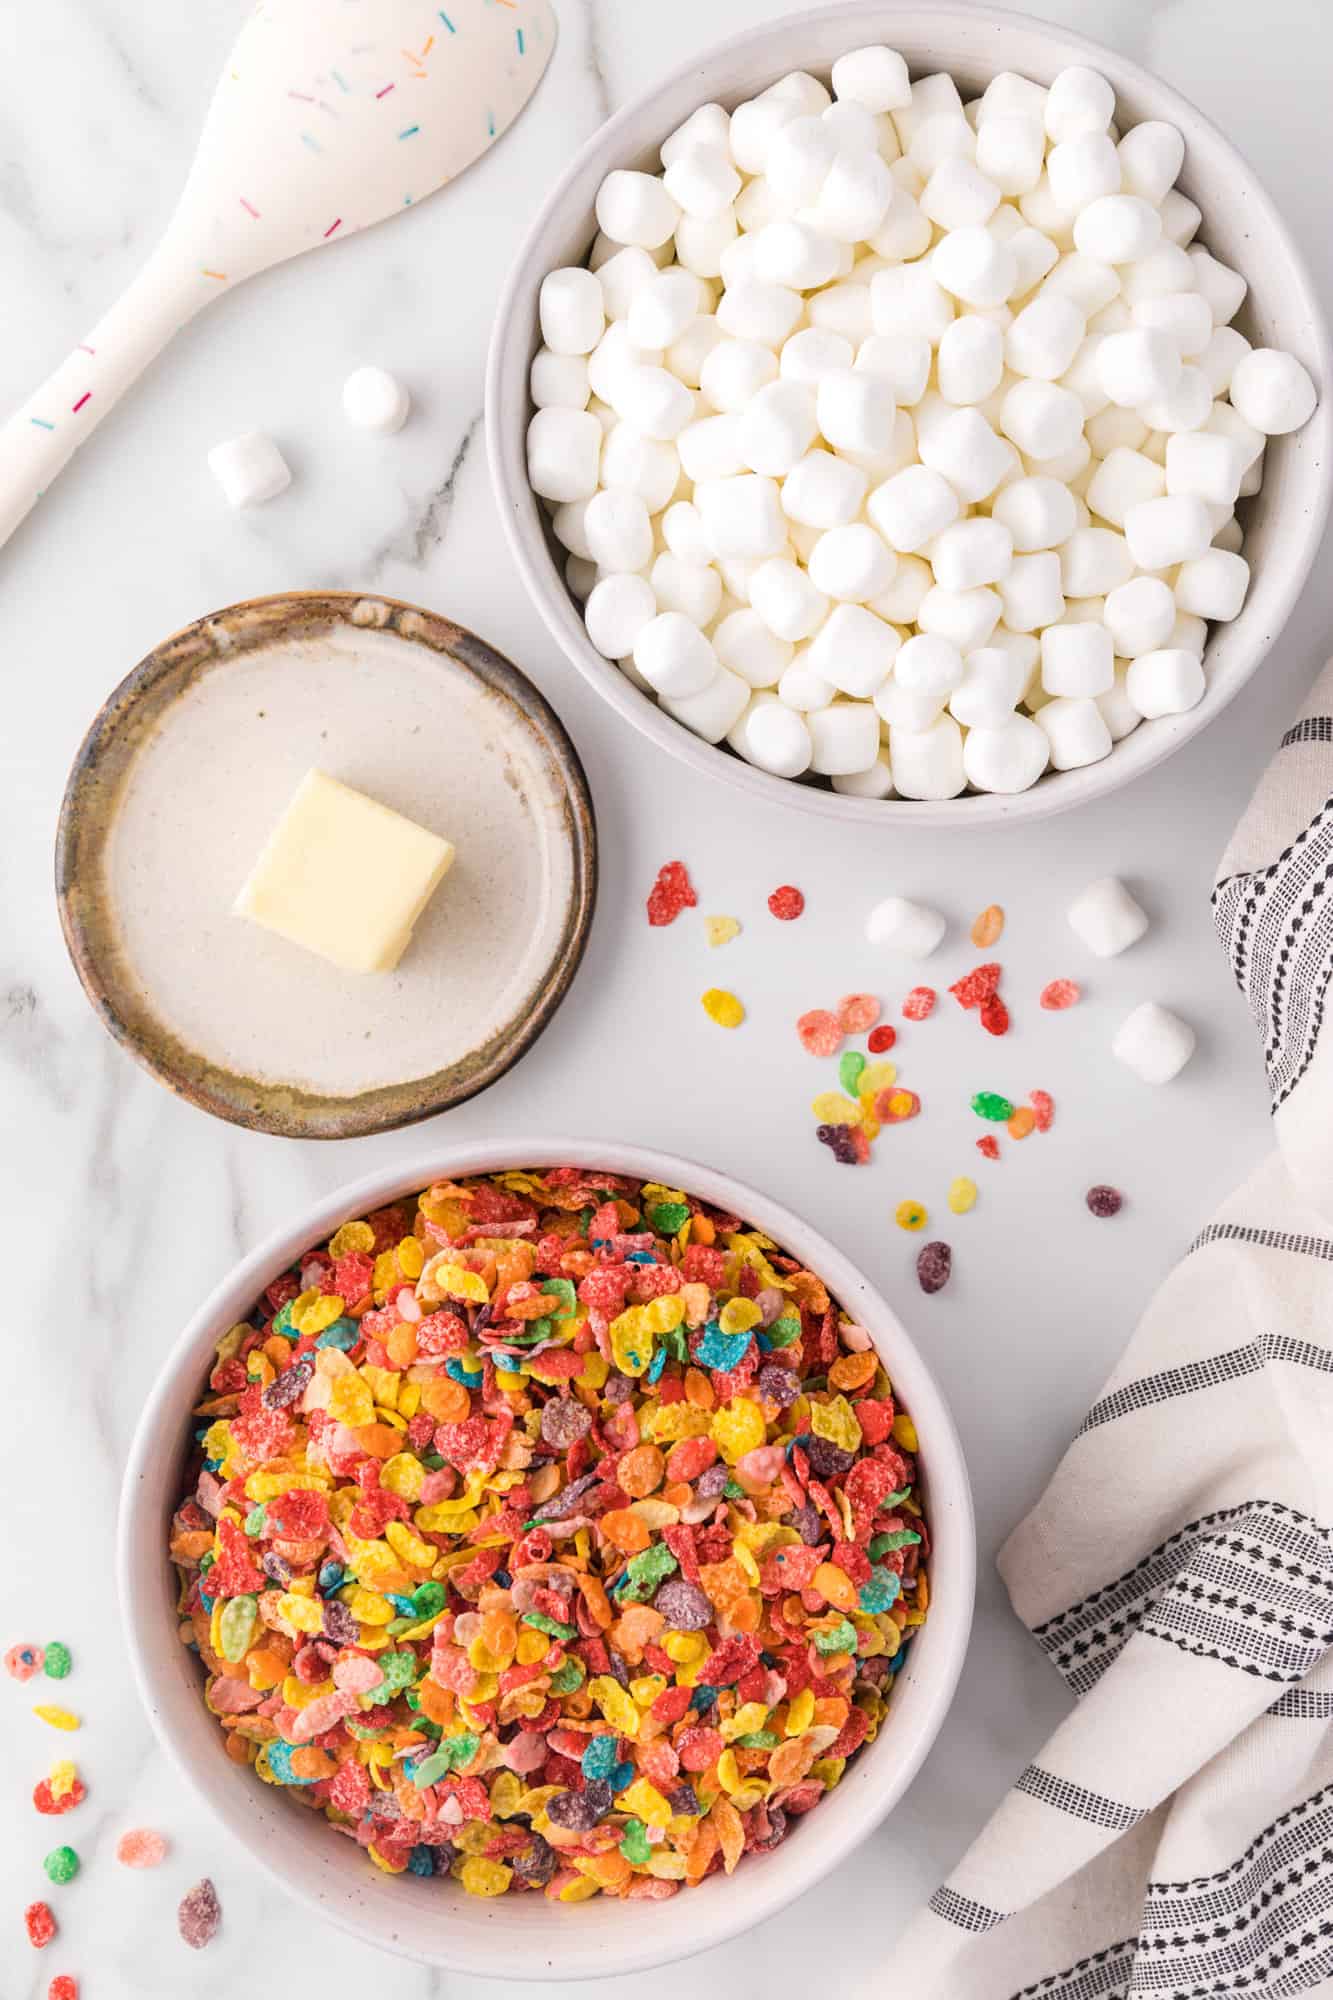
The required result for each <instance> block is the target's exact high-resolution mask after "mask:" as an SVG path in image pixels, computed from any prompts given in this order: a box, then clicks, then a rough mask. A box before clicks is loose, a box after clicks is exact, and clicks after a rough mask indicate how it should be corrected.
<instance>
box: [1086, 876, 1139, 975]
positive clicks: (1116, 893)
mask: <svg viewBox="0 0 1333 2000" xmlns="http://www.w3.org/2000/svg"><path fill="white" fill-rule="evenodd" d="M1067 915H1068V918H1069V923H1070V927H1071V929H1072V930H1073V931H1074V932H1075V933H1076V935H1077V936H1078V937H1080V938H1081V939H1082V941H1083V943H1084V944H1085V945H1086V946H1087V947H1088V950H1089V951H1091V952H1094V953H1095V954H1096V956H1097V957H1098V958H1116V957H1118V955H1119V954H1120V953H1121V952H1122V951H1128V950H1129V947H1130V946H1131V945H1132V944H1137V943H1138V941H1139V939H1140V938H1141V937H1142V936H1143V934H1144V932H1145V931H1146V930H1147V928H1148V913H1147V911H1146V910H1144V909H1143V908H1142V907H1141V906H1140V905H1139V904H1138V903H1136V902H1135V900H1134V898H1133V897H1132V896H1131V895H1130V893H1129V890H1128V889H1127V888H1126V887H1125V885H1124V883H1123V882H1121V881H1118V880H1117V878H1116V877H1115V876H1114V875H1103V876H1101V877H1099V879H1098V880H1097V881H1095V882H1089V884H1088V886H1087V888H1086V889H1084V890H1083V891H1082V893H1081V894H1080V895H1078V896H1076V897H1075V898H1074V900H1073V902H1072V903H1071V904H1070V905H1069V909H1068V912H1067Z"/></svg>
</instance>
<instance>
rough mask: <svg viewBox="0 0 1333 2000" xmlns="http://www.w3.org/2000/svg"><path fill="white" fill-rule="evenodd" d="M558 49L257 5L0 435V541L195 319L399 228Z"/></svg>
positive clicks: (476, 23)
mask: <svg viewBox="0 0 1333 2000" xmlns="http://www.w3.org/2000/svg"><path fill="white" fill-rule="evenodd" d="M555 34H556V28H555V16H554V14H553V12H552V10H551V6H550V0H444V4H443V5H442V6H436V5H434V4H431V0H260V4H259V5H258V6H257V7H256V8H255V10H254V12H253V13H252V14H251V16H250V18H249V20H248V21H247V22H246V25H245V26H244V27H243V28H242V30H241V32H240V35H239V36H238V37H237V40H236V44H235V46H234V47H233V49H232V52H231V55H230V56H229V58H228V60H227V62H226V64H225V66H224V68H223V71H222V75H221V77H220V78H219V81H218V87H217V91H216V93H215V95H214V98H213V103H212V106H211V108H210V110H209V113H208V117H207V119H206V120H205V122H204V129H203V132H202V133H201V135H200V139H199V148H198V151H197V152H196V154H195V157H194V164H193V166H192V167H191V169H190V176H189V179H188V180H187V182H186V184H185V190H184V193H183V194H182V195H181V199H180V202H179V204H178V206H177V208H176V212H175V214H174V215H173V216H172V218H171V221H170V222H169V223H168V225H167V230H166V234H165V235H164V236H163V238H162V240H161V242H160V243H159V244H158V246H157V248H156V249H155V250H154V251H153V253H152V255H151V256H150V257H149V259H148V262H147V264H146V265H145V266H144V268H143V269H142V270H141V271H140V273H139V275H138V276H137V277H136V278H135V279H134V281H133V282H132V284H131V285H130V287H129V289H128V290H127V291H126V292H125V293H124V294H123V295H122V297H121V298H120V299H118V300H117V302H116V304H115V305H114V306H112V308H111V310H110V312H108V313H107V314H105V316H104V317H103V318H102V319H100V320H99V321H98V323H97V325H96V326H95V327H94V328H93V329H92V332H91V333H90V334H89V335H88V337H87V339H86V340H84V341H82V342H81V343H80V344H79V346H78V347H76V348H75V349H74V352H73V353H72V354H71V355H70V356H69V357H68V358H67V359H66V360H65V361H63V362H62V363H61V365H60V366H59V368H57V369H56V371H55V373H54V375H52V376H51V377H50V379H49V380H48V381H47V382H46V383H44V384H43V386H42V387H41V388H40V389H39V390H38V391H37V393H36V395H34V396H32V397H30V398H29V400H28V401H27V402H26V403H25V404H24V405H23V407H22V409H21V410H18V411H17V412H16V413H15V415H14V416H12V417H11V418H10V419H9V421H8V423H6V424H5V426H4V428H3V429H0V543H2V542H4V541H6V540H7V539H8V537H9V536H10V535H11V534H12V533H13V531H14V529H15V528H16V527H17V526H18V524H19V522H20V521H21V520H22V519H23V517H24V515H25V514H26V513H27V512H28V510H29V508H30V507H31V506H32V505H33V503H34V501H36V500H37V499H39V498H40V497H41V495H42V493H43V492H44V491H45V489H46V488H47V487H48V486H49V485H50V484H51V481H52V480H53V479H54V478H55V476H56V474H57V473H58V472H59V471H60V469H61V467H62V466H63V465H64V464H65V463H66V462H67V460H69V459H70V458H71V457H72V456H73V454H74V453H75V452H76V451H77V450H78V448H79V446H80V445H81V444H82V443H83V441H84V439H85V438H86V437H88V436H89V434H90V433H91V432H92V431H93V429H94V428H95V427H96V425H97V424H98V423H100V422H101V420H102V418H103V417H104V416H105V415H106V414H107V411H108V410H110V409H111V407H112V406H113V404H115V403H116V402H117V400H118V399H119V397H120V396H121V395H122V394H123V393H124V391H125V390H126V389H127V388H128V387H129V386H130V384H131V383H132V382H134V381H135V380H137V378H138V377H139V375H141V374H142V372H143V370H144V369H145V368H146V367H147V366H148V364H149V362H150V361H152V360H153V359H154V357H155V356H156V355H157V354H158V353H159V352H160V350H161V349H162V348H163V347H164V346H165V345H166V343H167V342H168V340H170V338H171V336H172V334H173V333H175V332H176V331H177V329H178V328H179V327H181V326H183V325H184V324H185V322H186V321H187V320H189V319H192V318H193V316H194V314H195V313H197V312H198V311H199V309H200V307H201V306H205V305H207V304H208V303H209V301H210V300H212V299H215V298H217V297H218V296H219V294H220V293H222V292H225V291H227V290H228V289H229V288H230V287H231V286H233V285H235V284H237V283H239V281H240V280H241V279H242V278H249V277H252V276H253V275H254V273H255V272H256V271H264V270H267V269H268V268H269V266H270V265H272V264H281V263H283V262H285V261H286V260H287V259H288V258H289V257H297V256H299V255H300V254H301V252H302V251H305V250H312V249H317V248H318V247H319V245H320V244H322V243H339V242H341V241H342V239H343V238H344V237H345V236H350V235H352V234H353V233H354V232H355V231H356V230H358V229H365V228H366V227H367V226H368V225H369V224H370V223H372V222H381V221H383V220H385V219H386V218H387V217H389V216H393V215H399V214H401V212H402V211H403V209H404V208H408V207H410V206H412V204H413V203H415V202H418V201H421V200H422V199H423V198H424V197H425V196H426V195H429V194H433V193H434V192H435V190H436V189H437V188H440V187H443V186H444V185H445V184H446V183H447V182H448V181H451V180H453V179H454V178H455V176H456V175H458V174H460V173H461V172H462V171H463V169H464V168H465V167H466V166H469V165H470V164H471V162H472V161H473V160H475V159H476V158H477V157H478V155H479V154H481V153H484V152H485V151H486V150H487V148H488V147H489V146H490V145H492V144H493V143H494V141H495V140H496V139H498V138H499V136H500V134H501V133H502V132H503V131H504V130H505V128H506V127H507V126H508V125H510V124H511V123H512V122H513V120H514V119H515V118H516V117H517V116H518V114H519V112H520V111H521V110H522V109H523V106H524V105H525V104H526V103H527V101H528V98H529V97H530V96H531V95H532V92H533V90H534V89H535V88H536V86H537V83H538V81H539V80H540V78H541V75H542V72H543V70H544V69H545V68H546V65H547V62H548V61H549V60H550V57H551V53H552V51H553V49H554V47H555Z"/></svg>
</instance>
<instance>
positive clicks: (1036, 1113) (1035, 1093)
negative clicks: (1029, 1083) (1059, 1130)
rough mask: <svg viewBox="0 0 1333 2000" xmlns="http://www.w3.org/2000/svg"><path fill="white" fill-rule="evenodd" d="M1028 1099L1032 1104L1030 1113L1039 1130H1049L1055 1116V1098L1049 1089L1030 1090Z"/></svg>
mask: <svg viewBox="0 0 1333 2000" xmlns="http://www.w3.org/2000/svg"><path fill="white" fill-rule="evenodd" d="M1028 1099H1029V1101H1030V1103H1031V1105H1032V1115H1033V1117H1034V1118H1035V1119H1036V1123H1037V1130H1038V1131H1039V1132H1049V1131H1050V1129H1051V1123H1052V1120H1053V1119H1054V1117H1055V1099H1054V1098H1053V1097H1052V1096H1051V1093H1050V1091H1049V1090H1030V1091H1029V1092H1028Z"/></svg>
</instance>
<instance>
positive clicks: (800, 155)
mask: <svg viewBox="0 0 1333 2000" xmlns="http://www.w3.org/2000/svg"><path fill="white" fill-rule="evenodd" d="M837 153H838V138H837V133H836V132H835V131H834V130H833V129H832V127H831V126H828V125H825V124H823V123H822V121H821V120H820V119H819V118H817V117H802V118H793V119H792V121H791V123H790V124H788V125H784V126H783V127H782V129H781V131H779V132H777V133H776V134H775V135H774V138H773V141H772V144H771V145H770V146H769V149H768V158H767V161H766V163H765V166H764V178H765V179H766V180H767V182H768V184H769V186H770V187H771V188H772V190H773V193H774V195H775V196H776V198H777V200H778V201H779V203H780V204H781V205H782V206H783V207H784V208H786V209H788V210H795V209H798V208H809V207H811V206H812V205H813V204H814V203H815V202H816V201H818V199H819V191H820V189H821V188H822V187H823V185H824V181H825V179H826V177H827V175H828V172H829V169H830V168H831V167H832V165H833V162H834V160H835V159H836V158H837Z"/></svg>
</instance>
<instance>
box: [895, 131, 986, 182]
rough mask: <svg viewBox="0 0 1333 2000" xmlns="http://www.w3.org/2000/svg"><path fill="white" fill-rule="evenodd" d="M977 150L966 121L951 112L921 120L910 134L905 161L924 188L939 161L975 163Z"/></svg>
mask: <svg viewBox="0 0 1333 2000" xmlns="http://www.w3.org/2000/svg"><path fill="white" fill-rule="evenodd" d="M976 150H977V141H976V135H975V133H974V132H973V130H972V127H971V126H970V125H969V124H968V122H967V120H966V118H964V117H962V116H961V115H960V114H959V113H956V112H950V113H946V114H944V115H943V116H940V117H934V118H923V119H922V121H921V123H920V124H919V125H918V126H917V128H916V130H915V131H914V132H913V134H912V139H911V144H910V145H909V146H908V148H907V161H908V164H909V165H910V166H911V168H912V169H913V171H914V173H915V174H916V175H917V176H918V178H919V179H920V182H921V185H922V187H923V188H924V186H925V184H926V182H927V181H928V180H929V179H930V176H931V175H932V174H933V173H934V171H935V169H936V167H938V166H939V165H940V164H941V162H942V161H944V160H967V161H969V162H970V161H972V160H973V159H975V157H976Z"/></svg>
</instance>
